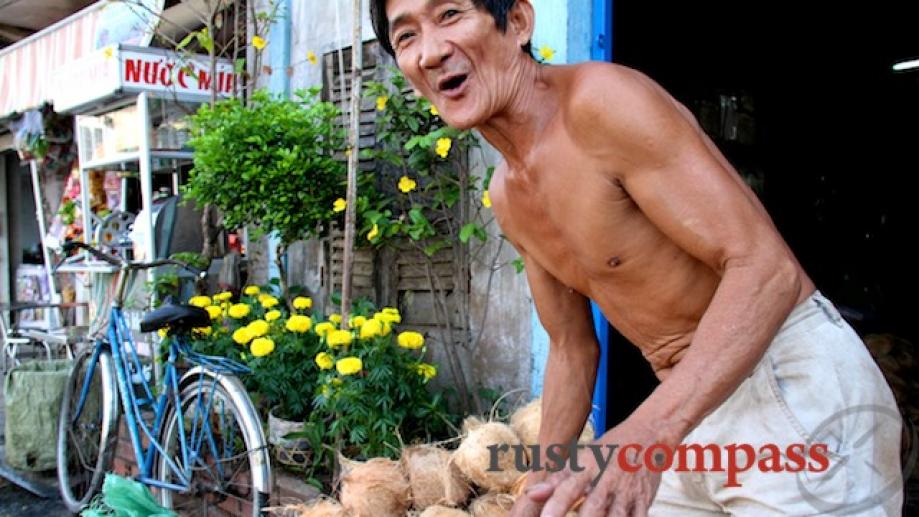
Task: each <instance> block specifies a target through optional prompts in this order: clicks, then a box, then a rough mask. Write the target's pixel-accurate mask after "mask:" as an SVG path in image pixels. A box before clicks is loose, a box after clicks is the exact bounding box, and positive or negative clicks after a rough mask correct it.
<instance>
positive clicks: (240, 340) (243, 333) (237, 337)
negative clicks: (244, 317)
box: [233, 327, 255, 345]
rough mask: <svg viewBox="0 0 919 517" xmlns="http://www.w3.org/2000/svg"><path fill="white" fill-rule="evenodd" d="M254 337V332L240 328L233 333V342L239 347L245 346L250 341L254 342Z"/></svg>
mask: <svg viewBox="0 0 919 517" xmlns="http://www.w3.org/2000/svg"><path fill="white" fill-rule="evenodd" d="M254 337H255V336H253V335H252V331H251V330H249V329H248V328H246V327H239V328H238V329H236V330H235V331H234V332H233V341H236V343H237V344H239V345H245V344H246V343H248V342H249V341H252V338H254Z"/></svg>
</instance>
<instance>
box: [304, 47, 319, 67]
mask: <svg viewBox="0 0 919 517" xmlns="http://www.w3.org/2000/svg"><path fill="white" fill-rule="evenodd" d="M306 60H307V61H309V62H310V64H311V65H315V64H316V63H317V62H319V60H318V59H316V53H315V52H313V51H312V50H310V51H308V52H307V53H306Z"/></svg>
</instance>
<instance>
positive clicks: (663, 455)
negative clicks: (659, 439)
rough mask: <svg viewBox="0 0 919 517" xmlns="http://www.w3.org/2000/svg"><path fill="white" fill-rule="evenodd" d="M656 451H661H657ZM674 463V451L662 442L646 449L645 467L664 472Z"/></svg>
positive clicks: (652, 470)
mask: <svg viewBox="0 0 919 517" xmlns="http://www.w3.org/2000/svg"><path fill="white" fill-rule="evenodd" d="M654 451H659V452H657V453H655V452H654ZM671 465H673V451H672V450H671V449H670V447H667V446H666V445H664V444H662V443H655V444H654V445H652V446H650V447H648V448H647V449H645V468H646V469H648V470H650V471H651V472H663V471H665V470H667V469H669V468H670V466H671Z"/></svg>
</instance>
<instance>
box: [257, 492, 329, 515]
mask: <svg viewBox="0 0 919 517" xmlns="http://www.w3.org/2000/svg"><path fill="white" fill-rule="evenodd" d="M265 512H267V513H269V514H271V515H277V516H278V517H346V515H345V510H344V509H343V508H342V507H341V505H340V504H338V501H336V500H334V499H329V498H327V497H317V498H316V499H312V500H311V501H309V502H306V503H301V504H288V505H284V506H275V507H273V508H265Z"/></svg>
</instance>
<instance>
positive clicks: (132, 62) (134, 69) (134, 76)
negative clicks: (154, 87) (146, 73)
mask: <svg viewBox="0 0 919 517" xmlns="http://www.w3.org/2000/svg"><path fill="white" fill-rule="evenodd" d="M140 66H141V61H140V60H139V59H128V60H126V61H125V62H124V82H126V83H139V82H140Z"/></svg>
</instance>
